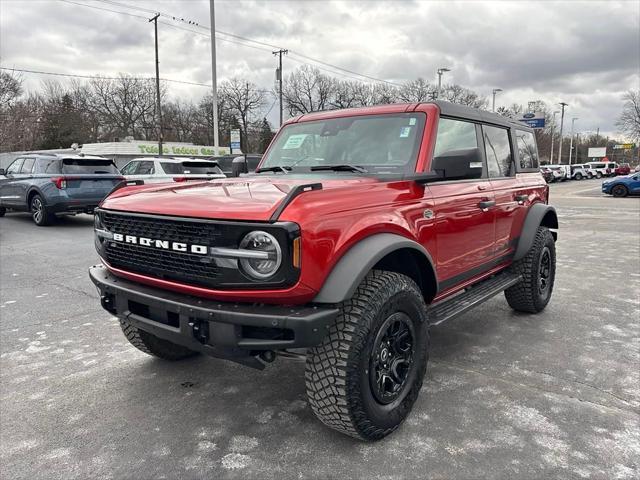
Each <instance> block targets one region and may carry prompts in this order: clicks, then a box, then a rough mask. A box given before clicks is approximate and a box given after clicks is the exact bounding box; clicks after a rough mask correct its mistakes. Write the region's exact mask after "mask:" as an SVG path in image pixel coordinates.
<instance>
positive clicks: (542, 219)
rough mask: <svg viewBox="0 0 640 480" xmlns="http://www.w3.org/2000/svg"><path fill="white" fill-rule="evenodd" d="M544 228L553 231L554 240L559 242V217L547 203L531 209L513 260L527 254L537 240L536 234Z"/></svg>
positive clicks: (538, 204)
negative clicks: (540, 228)
mask: <svg viewBox="0 0 640 480" xmlns="http://www.w3.org/2000/svg"><path fill="white" fill-rule="evenodd" d="M540 226H543V227H547V228H549V229H551V230H552V234H553V238H554V240H557V238H558V233H557V232H556V230H557V228H558V215H557V214H556V209H555V208H553V207H552V206H551V205H547V204H545V203H536V204H534V205H532V206H531V207H530V208H529V212H528V213H527V218H526V219H525V221H524V224H523V226H522V232H520V240H518V247H517V248H516V252H515V254H514V256H513V260H514V261H517V260H520V259H522V258H524V256H525V255H526V254H527V252H528V251H529V249H530V248H531V246H532V245H533V242H534V240H535V238H536V232H537V231H538V227H540Z"/></svg>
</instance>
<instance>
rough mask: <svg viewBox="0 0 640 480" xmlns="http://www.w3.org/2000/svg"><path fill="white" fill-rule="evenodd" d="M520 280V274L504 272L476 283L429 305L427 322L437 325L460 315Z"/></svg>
mask: <svg viewBox="0 0 640 480" xmlns="http://www.w3.org/2000/svg"><path fill="white" fill-rule="evenodd" d="M521 281H522V275H520V274H517V273H510V272H505V273H500V274H498V275H495V276H493V277H491V278H489V279H487V280H483V281H482V282H480V283H476V284H475V285H472V286H471V287H469V288H467V289H466V290H465V291H464V292H463V293H459V294H458V295H455V296H453V297H452V298H447V299H445V300H442V301H440V302H438V303H435V304H433V305H431V306H430V307H429V309H428V314H429V324H430V325H439V324H441V323H442V322H444V321H446V320H451V319H452V318H455V317H457V316H459V315H462V314H463V313H465V312H467V311H468V310H471V309H472V308H473V307H475V306H476V305H479V304H481V303H482V302H484V301H485V300H488V299H489V298H491V297H493V296H494V295H497V294H498V293H500V292H503V291H504V290H506V289H507V288H509V287H512V286H514V285H515V284H516V283H519V282H521Z"/></svg>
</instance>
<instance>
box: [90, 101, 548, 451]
mask: <svg viewBox="0 0 640 480" xmlns="http://www.w3.org/2000/svg"><path fill="white" fill-rule="evenodd" d="M138 183H139V182H138ZM548 196H549V188H548V187H547V185H546V183H545V181H544V180H543V178H542V176H541V175H540V172H539V170H538V153H537V148H536V143H535V136H534V134H533V131H532V130H531V129H529V128H528V127H526V126H524V125H522V124H521V123H516V122H512V121H510V120H508V119H505V118H504V117H500V116H498V115H495V114H491V113H487V112H484V111H480V110H476V109H472V108H468V107H462V106H459V105H453V104H449V103H445V102H434V103H428V104H408V105H386V106H378V107H370V108H361V109H353V110H338V111H331V112H320V113H311V114H307V115H302V116H300V117H297V118H294V119H291V120H289V121H288V122H287V123H286V124H285V125H284V126H283V127H282V128H281V129H280V131H279V132H278V134H277V136H276V137H275V139H274V140H273V142H272V143H271V145H270V147H269V149H268V151H267V152H266V153H265V155H264V157H263V160H262V162H261V163H260V165H259V168H258V169H257V170H256V171H255V172H254V173H251V174H248V175H244V176H242V177H240V178H234V179H224V180H219V179H215V180H210V181H194V182H186V183H183V184H180V185H176V184H171V185H169V184H164V185H158V184H154V185H131V186H126V187H124V188H120V189H118V190H117V191H114V192H113V193H112V194H111V195H110V196H109V197H108V198H106V199H105V200H104V202H103V203H102V205H101V207H100V208H99V209H98V211H97V212H96V216H95V234H96V235H95V244H96V248H97V250H98V253H99V255H100V257H101V259H102V265H98V266H94V267H92V268H91V269H90V276H91V280H92V281H93V282H94V283H95V284H96V286H97V287H98V289H99V292H100V296H101V302H102V306H103V307H104V308H105V309H106V310H107V311H108V312H110V313H111V314H113V315H116V316H117V317H118V318H119V319H120V324H121V326H122V330H123V332H124V334H125V336H126V337H127V339H128V340H129V341H130V342H131V343H132V344H133V345H134V346H135V347H137V348H139V349H140V350H142V351H143V352H145V353H148V354H150V355H155V356H157V357H160V358H163V359H166V360H180V359H184V358H187V357H190V356H192V355H195V354H197V353H205V354H208V355H211V356H213V357H218V358H224V359H228V360H232V361H235V362H238V363H241V364H243V365H247V366H250V367H255V368H264V367H265V363H268V362H271V361H273V360H274V359H275V358H277V357H278V356H282V357H287V356H289V357H290V356H295V355H298V356H300V355H305V356H306V374H305V380H306V389H307V395H308V400H309V404H310V406H311V408H312V409H313V411H314V412H315V414H316V415H317V416H318V418H319V419H320V420H321V421H322V422H324V423H325V424H326V425H328V426H330V427H333V428H335V429H337V430H339V431H341V432H343V433H346V434H348V435H352V436H354V437H357V438H361V439H366V440H373V439H379V438H382V437H384V436H385V435H387V434H389V433H390V432H392V431H393V430H395V429H396V428H397V427H398V425H400V423H401V422H402V421H403V420H404V419H405V418H406V416H407V415H408V414H409V412H410V410H411V408H412V406H413V403H414V402H415V400H416V398H417V396H418V394H419V392H420V388H421V386H422V381H423V377H424V374H425V369H426V364H427V357H428V349H429V326H430V325H434V324H439V323H441V322H443V321H445V320H449V319H452V318H454V317H456V316H458V315H460V314H462V313H464V312H467V311H468V310H470V309H471V308H473V307H474V306H476V305H478V304H480V303H481V302H484V301H485V300H487V299H489V298H491V297H493V296H494V295H496V294H498V293H500V292H502V291H504V292H505V296H506V300H507V302H508V303H509V305H510V306H511V307H512V308H513V309H515V310H517V311H520V312H528V313H536V312H540V311H541V310H542V309H544V308H545V306H546V305H547V303H548V302H549V299H550V297H551V292H552V290H553V283H554V276H555V261H556V253H555V240H556V235H557V233H556V229H557V228H558V220H557V217H556V213H555V210H554V209H553V207H551V206H549V205H548Z"/></svg>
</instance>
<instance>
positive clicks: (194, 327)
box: [189, 319, 209, 345]
mask: <svg viewBox="0 0 640 480" xmlns="http://www.w3.org/2000/svg"><path fill="white" fill-rule="evenodd" d="M189 326H190V327H191V333H192V334H193V338H195V339H196V340H197V341H199V342H200V343H202V344H203V345H204V344H206V343H209V322H206V321H202V320H194V319H192V320H189Z"/></svg>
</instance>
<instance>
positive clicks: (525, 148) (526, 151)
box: [516, 130, 579, 168]
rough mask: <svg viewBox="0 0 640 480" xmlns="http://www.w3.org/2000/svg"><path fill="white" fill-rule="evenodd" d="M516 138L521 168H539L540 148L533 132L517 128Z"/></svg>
mask: <svg viewBox="0 0 640 480" xmlns="http://www.w3.org/2000/svg"><path fill="white" fill-rule="evenodd" d="M516 139H517V142H518V161H519V162H520V168H538V148H537V147H536V137H535V136H534V135H533V133H531V132H524V131H522V130H516ZM576 168H579V167H576Z"/></svg>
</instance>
